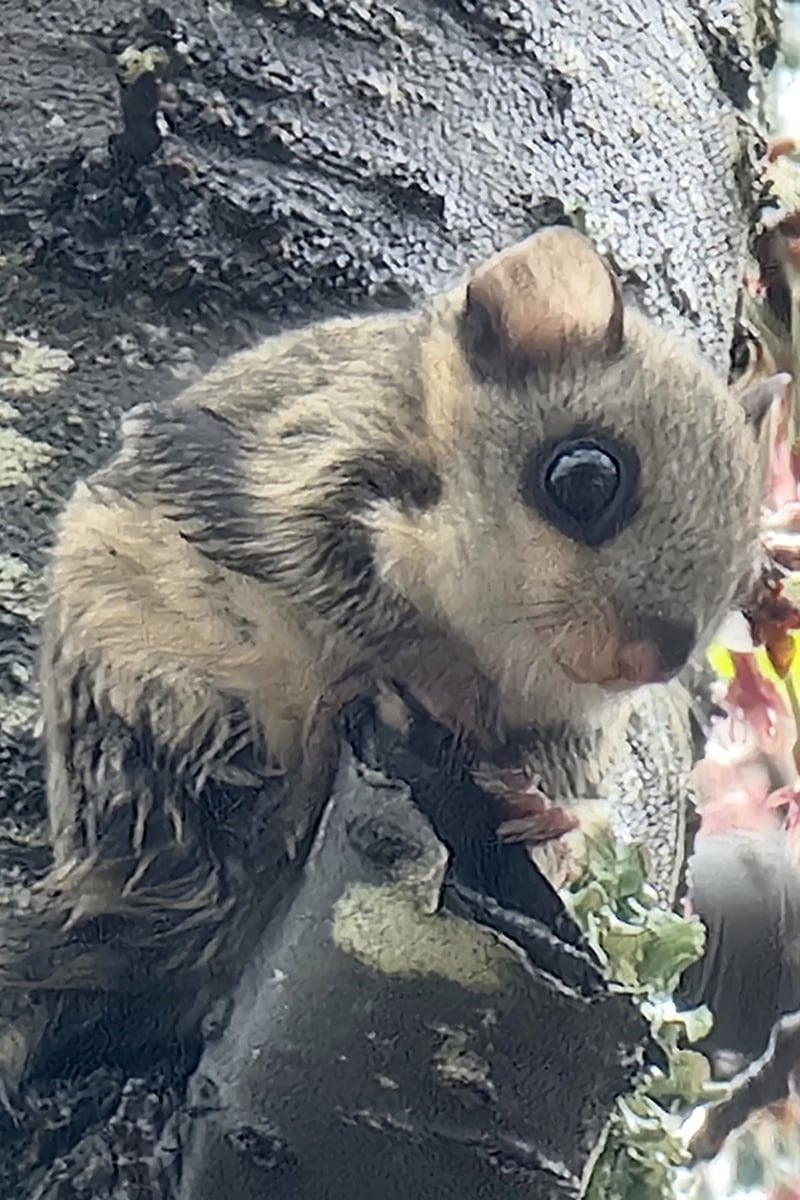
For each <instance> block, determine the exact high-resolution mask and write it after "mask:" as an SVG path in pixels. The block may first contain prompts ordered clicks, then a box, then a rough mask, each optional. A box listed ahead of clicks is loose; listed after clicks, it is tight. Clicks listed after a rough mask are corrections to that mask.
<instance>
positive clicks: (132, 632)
mask: <svg viewBox="0 0 800 1200" xmlns="http://www.w3.org/2000/svg"><path fill="white" fill-rule="evenodd" d="M771 396H772V393H771V392H770V389H769V387H768V386H767V385H765V384H763V383H761V384H759V385H758V386H757V387H756V388H755V389H753V390H751V392H750V393H749V394H748V395H746V396H743V397H739V396H736V395H734V393H733V392H732V391H731V390H730V389H729V388H728V387H727V386H726V385H725V384H724V383H723V382H722V381H721V380H720V379H718V377H717V375H716V374H715V372H714V371H713V370H712V369H711V367H710V366H709V365H708V364H706V363H705V362H703V361H702V360H701V358H699V357H698V356H697V354H696V353H695V352H694V351H693V350H690V349H689V348H688V347H687V346H685V345H683V344H682V343H681V342H680V341H677V340H675V339H674V338H673V337H672V336H670V335H668V334H667V333H666V332H665V331H663V330H662V329H661V328H659V327H658V326H657V325H656V324H654V323H651V322H650V321H649V320H647V319H646V318H645V317H644V316H643V315H641V314H640V313H639V312H638V311H636V310H635V309H633V308H631V307H630V306H628V305H626V303H625V302H624V299H623V295H622V291H621V288H620V285H619V282H618V280H617V279H616V278H615V276H614V274H613V273H612V271H611V270H610V268H609V267H608V265H607V264H606V262H605V260H604V259H603V258H602V257H601V256H600V255H599V254H598V253H597V251H596V250H595V249H594V247H593V246H592V244H591V243H590V242H589V241H588V240H587V239H586V238H585V237H583V236H582V235H581V234H579V233H578V232H577V231H576V230H574V229H571V228H567V227H551V228H547V229H544V230H541V231H539V232H538V233H536V234H534V235H533V236H532V237H530V238H529V239H528V240H526V241H523V242H521V243H520V244H518V245H515V246H513V247H510V248H508V249H506V250H504V251H502V252H501V253H498V254H497V255H495V256H494V257H492V258H491V259H489V260H488V261H486V262H485V263H484V264H483V265H481V266H480V267H479V268H478V269H476V270H475V271H474V272H473V273H472V274H471V276H470V277H469V278H468V279H467V280H466V282H464V283H462V284H460V285H459V286H457V287H454V288H453V289H451V290H449V291H448V292H446V293H445V294H443V295H439V296H437V297H435V298H433V299H432V300H430V301H429V302H428V303H426V304H424V305H423V306H421V307H419V308H418V309H416V310H415V311H411V312H406V313H402V314H397V313H392V314H389V315H372V316H363V317H356V318H352V319H331V320H327V321H324V322H321V323H317V324H312V325H309V326H308V327H306V328H302V329H298V330H295V331H292V332H288V333H284V334H281V335H278V336H274V337H270V338H267V339H266V340H264V341H261V342H260V343H259V344H258V345H256V346H254V347H253V348H251V349H247V350H244V351H242V352H240V353H237V354H235V355H234V356H232V357H231V358H229V359H227V360H226V361H223V362H222V363H220V364H219V365H217V366H216V367H215V368H213V369H212V370H211V371H210V373H209V374H207V375H206V376H205V377H204V378H202V379H200V380H199V381H197V382H195V383H192V384H191V385H190V386H189V387H188V388H186V390H184V391H183V392H182V393H181V394H180V395H179V396H178V397H177V398H175V399H172V400H170V401H168V402H158V401H153V402H150V401H148V402H146V403H143V404H140V405H138V406H137V407H135V408H133V409H132V410H130V411H129V412H128V414H127V415H126V416H125V417H124V419H123V423H122V441H121V448H120V449H119V451H118V453H117V454H116V456H115V457H114V458H113V459H112V461H110V463H109V464H108V465H106V466H105V467H103V468H102V469H101V470H99V471H97V472H96V473H95V474H94V475H92V476H91V477H90V478H89V479H88V480H86V481H84V482H80V483H79V484H78V485H77V486H76V487H75V490H74V492H73V494H72V496H71V498H70V499H69V501H68V503H67V504H66V507H65V509H64V510H63V513H62V514H61V517H60V520H59V522H58V527H57V536H56V542H55V546H54V550H53V555H52V562H51V565H50V570H49V604H48V607H47V612H46V616H45V619H44V626H43V635H42V651H41V671H40V676H41V690H42V720H43V730H44V743H45V753H46V769H47V787H48V803H49V817H50V831H51V838H52V845H53V852H54V859H55V862H54V867H53V870H52V872H51V874H50V876H49V877H48V878H47V879H46V880H45V882H44V884H43V885H42V886H43V887H44V889H45V892H46V894H47V895H48V896H49V897H50V901H49V907H50V908H51V910H52V906H53V905H55V906H56V907H57V908H58V910H59V912H60V913H61V914H62V916H63V933H64V936H65V937H66V936H68V934H69V931H70V930H71V929H72V930H78V929H81V928H84V927H85V925H86V923H87V922H88V923H91V922H95V923H96V924H97V928H98V929H99V928H102V929H103V930H104V931H105V933H104V937H105V939H106V941H105V943H104V944H105V945H106V948H107V953H108V954H109V955H110V956H111V957H110V960H109V961H110V962H111V966H110V967H109V972H110V975H113V972H114V970H118V973H123V977H124V978H126V979H129V976H128V975H127V974H126V973H125V972H128V971H129V970H130V962H131V961H133V962H134V967H133V969H134V970H135V971H139V972H147V971H148V970H151V971H152V972H153V973H154V975H155V976H158V975H160V974H163V973H166V972H168V971H169V970H170V969H175V970H177V968H178V966H179V965H180V967H181V969H182V970H186V969H187V968H186V953H187V951H186V948H185V947H186V945H187V944H188V943H186V937H187V936H188V934H189V933H190V932H191V931H195V933H196V932H197V930H200V931H201V933H202V936H198V937H197V938H195V940H194V941H193V942H192V945H193V947H194V951H193V952H194V953H196V955H197V960H196V961H195V962H194V963H193V964H191V965H192V966H198V967H206V966H208V964H213V963H214V962H215V961H216V960H217V958H218V957H220V956H221V957H223V958H225V957H226V956H227V959H228V960H231V959H232V958H235V957H236V956H237V955H240V954H241V953H242V946H243V945H244V941H245V940H246V935H245V930H246V928H247V927H248V922H249V918H248V916H247V913H248V911H250V910H251V909H252V907H253V905H254V904H255V903H256V901H257V902H258V903H260V904H262V905H266V907H267V908H268V907H269V905H270V904H271V903H272V902H273V900H274V899H275V897H277V896H278V895H279V894H280V885H279V880H280V878H281V877H282V875H283V873H284V872H285V870H286V869H287V864H289V863H290V861H291V860H292V858H293V857H297V855H298V847H302V845H304V844H306V840H307V838H308V837H309V836H310V832H312V831H313V829H314V824H315V821H316V819H317V817H318V815H319V813H320V810H321V806H322V804H323V802H324V799H325V796H326V794H327V790H328V787H329V785H330V780H331V773H332V770H333V769H334V767H335V762H336V745H337V742H336V735H335V720H336V716H337V713H338V712H339V711H340V709H341V707H342V705H343V704H345V703H346V702H347V701H349V700H350V699H352V698H354V697H357V696H371V697H374V698H375V699H376V700H377V701H378V702H379V703H380V704H381V705H383V710H384V711H385V712H388V713H391V712H395V713H396V714H398V720H400V721H402V706H403V703H404V702H403V697H404V696H405V697H407V698H413V700H414V702H415V703H416V704H418V705H421V706H422V707H423V708H424V709H425V710H426V711H427V712H428V713H430V714H431V716H433V717H434V718H435V719H436V720H437V721H439V722H441V723H442V724H443V725H444V726H446V727H447V728H449V729H451V730H453V731H455V732H457V733H458V735H459V737H460V738H461V739H462V740H463V744H464V745H466V746H469V747H470V753H471V755H472V759H473V761H474V762H475V764H476V770H478V769H479V768H480V764H486V763H489V764H493V763H496V764H498V765H500V764H504V765H505V768H509V769H514V768H515V767H516V766H517V765H518V764H519V762H520V761H521V759H522V758H523V757H524V755H525V748H526V747H532V746H535V745H537V744H543V743H545V742H547V743H548V744H549V745H550V746H552V747H554V748H555V749H554V750H552V751H551V753H550V757H549V759H548V762H549V764H550V765H549V766H548V763H547V762H544V761H542V762H539V763H537V764H536V766H537V770H538V771H539V772H540V774H539V778H540V779H541V781H542V786H543V787H544V788H545V790H546V789H547V788H548V787H550V788H551V789H554V790H555V792H556V793H557V794H558V793H559V789H562V790H563V789H564V788H565V786H566V784H565V779H567V780H569V779H571V775H570V772H576V771H577V772H578V773H579V763H578V758H579V757H580V755H578V756H577V758H576V751H575V747H576V746H577V747H584V748H585V749H586V750H587V753H592V752H593V751H594V750H598V752H599V748H600V747H601V744H602V740H603V738H604V736H605V732H606V730H607V729H609V728H610V727H611V726H613V724H614V720H615V714H616V713H619V712H620V711H623V710H624V711H628V708H629V706H630V704H631V703H632V702H634V703H635V692H636V689H637V688H640V687H645V686H649V685H655V684H664V683H668V681H670V680H673V679H674V678H675V677H676V676H677V675H678V674H679V673H680V671H681V670H682V668H683V667H684V666H685V664H686V663H687V661H688V659H689V658H690V656H691V655H692V653H693V652H695V651H696V650H697V649H698V648H699V647H702V645H703V643H704V641H705V639H707V638H708V637H709V636H710V635H711V634H712V633H713V631H714V628H715V625H716V623H717V622H718V621H719V620H720V619H721V617H722V616H723V615H724V613H725V611H726V609H727V608H728V606H729V604H730V602H731V600H732V597H733V595H734V591H735V589H736V587H737V584H738V583H739V582H740V580H741V579H742V578H743V577H744V576H746V574H747V571H748V567H749V564H750V561H751V557H752V553H753V548H754V544H755V539H756V535H757V524H758V513H759V502H760V497H761V487H762V473H761V470H760V466H759V463H760V457H759V448H758V447H759V427H760V425H761V423H762V420H763V417H764V414H765V412H766V411H767V409H768V408H769V402H770V400H771ZM632 696H633V697H634V699H633V701H632V699H631V697H632ZM393 706H394V708H393ZM626 706H628V707H627V708H626ZM559 747H563V748H564V754H563V755H560V754H559ZM545 757H547V756H545ZM559 762H560V763H561V766H560V767H559V766H557V765H556V764H558V763H559ZM576 764H577V765H576ZM562 767H563V771H564V772H566V774H565V775H564V774H562V775H559V770H561V769H562ZM572 782H573V784H574V782H575V781H574V779H573V780H572ZM500 807H501V806H499V811H498V823H500V822H501V820H502V816H503V813H502V811H500ZM518 807H519V806H518V805H517V809H518ZM515 815H516V818H519V811H516V813H515ZM523 823H524V822H523ZM255 892H259V893H260V894H259V896H258V897H256V896H255V894H254V893H255ZM264 911H266V910H264ZM51 915H52V912H51ZM137 920H140V921H141V922H142V929H143V930H144V931H145V932H144V933H143V934H142V941H141V944H140V945H139V947H138V949H139V951H140V952H141V953H140V964H144V965H136V964H137V960H135V959H131V960H128V961H127V963H123V962H122V961H120V962H119V963H118V964H117V965H116V966H115V965H114V962H113V961H112V960H113V958H114V953H115V951H114V949H113V945H114V942H113V933H114V930H115V929H117V928H123V927H125V925H126V922H130V921H133V922H134V923H135V922H136V921H137ZM109 931H110V934H109ZM198 947H201V948H202V949H198ZM80 953H81V952H80V951H79V950H75V955H76V956H77V958H75V957H73V958H72V959H70V958H68V957H67V958H65V959H64V961H63V965H62V967H61V968H59V967H58V964H57V963H56V965H55V966H53V965H52V963H50V964H49V965H48V967H47V969H45V967H44V966H43V965H42V964H39V966H38V967H36V966H34V967H31V969H30V970H29V972H28V976H27V978H28V983H29V984H30V985H31V986H34V984H35V983H36V982H37V981H41V982H43V983H46V984H47V985H52V986H55V985H58V986H67V987H69V986H81V983H87V982H89V983H91V984H92V985H93V986H94V985H95V983H96V982H97V980H96V979H94V977H93V976H92V975H91V971H93V970H94V969H95V968H93V967H92V968H90V967H89V966H87V967H86V972H87V973H86V974H82V973H81V970H80V969H79V968H78V966H77V965H76V962H77V961H78V960H79V959H80ZM148 956H149V957H148ZM201 960H202V961H201ZM148 964H149V965H148ZM2 979H3V972H2V970H1V969H0V981H2Z"/></svg>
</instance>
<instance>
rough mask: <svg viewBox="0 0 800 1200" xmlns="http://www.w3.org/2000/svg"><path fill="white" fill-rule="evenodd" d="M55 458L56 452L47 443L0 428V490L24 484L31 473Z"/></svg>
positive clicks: (15, 431) (13, 430)
mask: <svg viewBox="0 0 800 1200" xmlns="http://www.w3.org/2000/svg"><path fill="white" fill-rule="evenodd" d="M57 457H58V451H57V450H56V448H55V447H54V446H50V445H48V444H47V442H36V441H34V440H33V438H29V437H25V435H24V434H22V433H19V432H18V431H17V430H16V429H9V428H7V427H6V428H3V427H2V426H0V488H4V487H15V486H16V485H17V484H21V483H25V481H26V480H28V479H30V476H31V472H32V471H34V470H35V469H36V468H37V467H41V466H43V465H44V464H45V463H48V462H52V460H53V459H54V458H57Z"/></svg>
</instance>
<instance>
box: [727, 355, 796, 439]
mask: <svg viewBox="0 0 800 1200" xmlns="http://www.w3.org/2000/svg"><path fill="white" fill-rule="evenodd" d="M791 382H792V377H791V375H788V374H787V373H786V371H781V372H780V373H779V374H777V375H769V376H767V378H766V379H758V380H756V382H755V383H751V384H750V385H749V387H746V388H744V389H743V390H742V391H741V392H740V394H739V403H740V404H741V405H742V407H743V408H744V412H745V417H746V419H747V423H748V425H749V426H750V427H751V428H752V430H753V433H754V435H755V436H756V438H759V437H760V436H761V433H762V431H763V429H764V424H765V422H766V420H767V417H768V416H769V414H770V413H771V412H772V409H773V406H774V405H775V404H776V403H777V402H778V401H779V400H781V399H782V398H783V397H784V395H785V394H786V389H787V387H788V386H789V384H790V383H791Z"/></svg>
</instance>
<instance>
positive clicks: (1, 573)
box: [0, 553, 45, 624]
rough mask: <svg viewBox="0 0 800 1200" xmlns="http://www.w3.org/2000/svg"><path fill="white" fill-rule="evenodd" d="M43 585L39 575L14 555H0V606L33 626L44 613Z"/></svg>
mask: <svg viewBox="0 0 800 1200" xmlns="http://www.w3.org/2000/svg"><path fill="white" fill-rule="evenodd" d="M44 603H45V585H44V580H43V578H42V576H41V574H40V573H39V572H38V571H33V570H32V569H31V568H30V567H29V566H28V564H27V563H26V562H23V560H22V559H21V558H17V556H16V555H14V554H3V553H0V605H2V607H3V608H4V609H5V610H6V612H9V613H11V614H12V615H13V616H15V617H21V618H22V619H23V620H26V621H29V622H30V623H31V624H33V623H34V622H35V621H38V620H39V618H40V616H41V615H42V612H43V611H44Z"/></svg>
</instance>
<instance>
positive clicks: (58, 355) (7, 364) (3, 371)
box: [0, 334, 75, 396]
mask: <svg viewBox="0 0 800 1200" xmlns="http://www.w3.org/2000/svg"><path fill="white" fill-rule="evenodd" d="M74 366H75V361H74V359H72V358H71V357H70V356H69V354H67V353H66V351H64V350H54V349H53V348H52V347H50V346H45V345H43V344H42V343H41V342H39V340H38V338H34V337H19V336H17V335H16V334H6V335H5V336H4V337H3V338H2V340H0V396H39V395H46V394H47V393H48V392H52V391H53V390H54V389H55V388H57V387H58V385H59V383H60V382H61V376H62V375H64V374H65V373H66V372H67V371H71V370H72V369H73V367H74Z"/></svg>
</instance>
